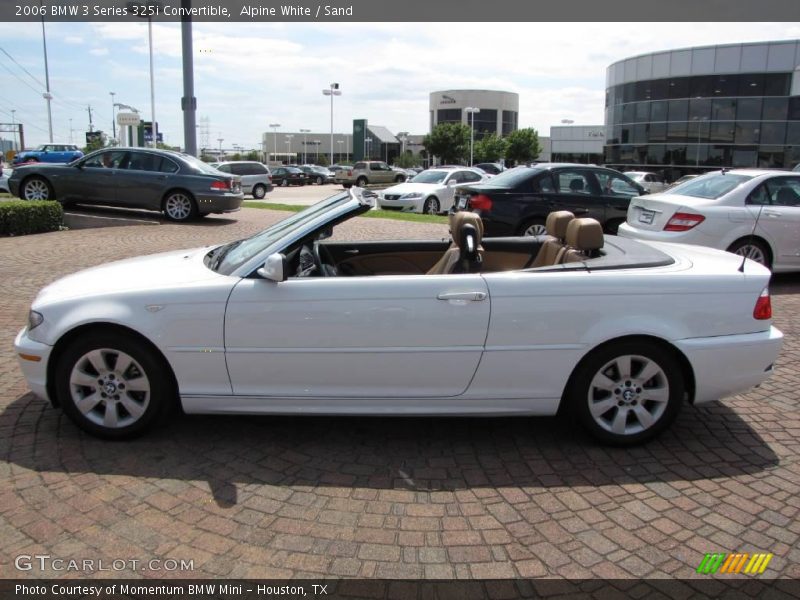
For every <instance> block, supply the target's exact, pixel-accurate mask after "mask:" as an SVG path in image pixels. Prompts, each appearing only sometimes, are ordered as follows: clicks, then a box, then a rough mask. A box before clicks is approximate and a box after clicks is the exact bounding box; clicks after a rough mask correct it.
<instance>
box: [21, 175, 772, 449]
mask: <svg viewBox="0 0 800 600" xmlns="http://www.w3.org/2000/svg"><path fill="white" fill-rule="evenodd" d="M373 204H374V195H373V194H369V193H368V192H366V191H365V190H353V191H343V192H340V193H339V194H336V195H335V196H332V197H331V198H328V199H327V200H323V201H322V202H320V203H318V204H316V205H314V206H312V207H309V208H307V209H305V210H303V211H301V212H299V213H296V214H293V215H292V216H290V217H289V218H287V219H286V220H284V221H282V222H279V223H277V224H275V225H273V226H271V227H270V228H268V229H266V230H265V231H263V232H260V233H257V234H256V235H254V236H252V237H249V238H246V239H243V240H237V241H234V242H230V243H227V244H224V245H221V246H217V247H214V248H211V249H209V248H207V247H206V248H196V249H194V250H182V251H179V252H169V253H164V254H156V255H150V256H144V257H140V258H134V259H130V260H126V261H121V262H116V263H112V264H108V265H103V266H99V267H94V268H91V269H88V270H85V271H82V272H79V273H76V274H73V275H69V276H67V277H65V278H62V279H60V280H58V281H56V282H54V283H51V284H50V285H48V286H47V287H46V288H44V289H43V290H42V291H41V292H40V293H39V295H38V296H37V297H36V299H35V300H34V301H33V304H32V306H31V310H30V313H29V318H28V325H27V327H25V328H24V329H22V330H21V331H20V332H19V334H18V335H17V337H16V340H15V353H16V354H17V357H18V360H19V363H20V365H21V369H22V372H23V373H24V375H25V377H26V379H27V381H28V385H29V387H30V389H31V390H32V391H33V392H34V393H35V394H36V395H38V396H41V397H43V398H49V399H50V401H51V402H52V403H53V404H54V405H56V406H60V407H61V408H62V409H63V410H64V412H65V414H66V415H67V416H68V417H69V418H70V419H72V420H73V421H74V422H75V423H76V424H77V425H78V426H79V427H81V428H83V429H84V430H86V431H87V432H89V433H91V434H94V435H97V436H101V437H107V438H124V437H130V436H133V435H137V434H141V433H142V432H144V431H145V430H146V429H147V428H148V427H149V426H151V425H152V424H153V423H154V422H156V421H157V420H158V419H160V418H161V417H162V416H163V415H164V413H165V411H167V410H168V409H169V408H170V407H172V406H174V405H175V404H176V403H180V406H181V407H182V408H183V410H184V411H185V412H186V413H210V414H222V413H232V414H297V415H308V414H326V415H330V414H334V415H335V414H346V415H353V414H375V415H382V416H385V415H387V414H398V415H411V414H417V415H446V414H450V415H474V416H480V417H486V416H489V415H552V414H555V413H556V412H557V411H558V410H559V408H561V407H562V406H561V405H562V404H563V405H564V406H563V408H564V410H565V411H566V412H571V413H572V414H573V415H575V416H576V418H577V419H578V421H579V422H580V423H581V424H583V426H584V427H586V428H587V429H588V431H589V432H590V433H591V434H592V435H594V436H595V437H597V438H598V439H600V440H602V441H604V442H609V443H614V444H634V443H639V442H643V441H646V440H648V439H650V438H652V437H653V436H655V435H657V434H658V433H660V432H661V431H663V430H664V429H666V428H667V427H668V426H669V424H670V423H671V422H672V421H673V420H674V419H675V417H676V415H677V413H678V411H679V410H680V408H681V405H682V404H683V402H684V401H685V400H688V401H689V402H692V403H694V404H695V405H700V404H703V403H706V402H709V401H712V400H716V399H718V398H722V397H724V396H727V395H730V394H736V393H739V392H743V391H745V390H747V389H749V388H750V387H752V386H754V385H758V384H760V383H761V382H762V381H764V380H765V379H766V378H767V377H768V376H769V375H770V374H771V372H772V369H773V365H774V363H775V360H776V358H777V356H778V353H779V351H780V348H781V343H782V337H783V336H782V334H781V332H780V331H779V330H778V329H776V328H775V327H773V326H772V324H771V316H772V314H771V308H770V297H769V294H768V292H767V283H768V281H769V277H770V274H769V271H768V270H767V269H765V268H764V267H762V266H761V265H758V264H756V263H754V262H752V261H746V264H745V268H744V273H742V272H740V271H739V262H740V261H739V260H738V259H737V257H734V256H732V255H730V254H726V253H724V252H719V251H714V250H706V249H704V250H702V251H699V250H697V249H695V248H692V247H691V246H681V245H673V244H663V245H649V244H647V243H642V242H637V241H634V240H628V239H624V238H604V236H603V235H602V231H601V229H600V225H599V224H598V223H597V222H595V221H594V220H592V219H574V220H573V221H572V222H570V223H569V225H568V227H567V232H566V237H567V239H566V241H567V243H569V244H570V246H571V250H570V252H571V255H570V260H569V261H568V262H565V263H564V264H558V265H555V266H544V267H541V268H538V269H532V270H527V269H525V267H524V265H525V264H526V263H527V262H528V261H529V260H530V256H531V255H532V254H536V253H537V252H538V248H539V247H541V245H542V244H543V243H544V242H542V241H541V240H539V239H537V238H516V239H508V238H505V239H499V240H498V239H495V240H491V239H483V240H482V239H481V235H480V227H479V224H480V222H479V220H478V218H477V217H476V216H475V215H472V214H470V213H459V214H458V215H454V217H453V219H452V232H453V239H452V240H447V239H446V240H428V241H419V240H412V241H382V242H377V243H376V242H370V241H335V242H334V241H331V240H330V239H329V237H330V235H331V233H332V229H333V227H334V226H338V224H339V223H341V222H343V221H345V220H347V219H348V218H352V217H355V216H357V215H359V214H363V213H364V212H366V211H368V210H369V209H370V208H372V206H373ZM451 245H452V246H451ZM348 275H358V276H348ZM382 275H390V276H382ZM120 282H124V284H125V285H124V286H120ZM587 299H591V302H590V303H589V305H590V308H588V309H587V306H588V305H587ZM143 307H146V308H147V310H143ZM151 308H152V310H151ZM162 309H163V310H162ZM710 314H713V318H709V315H710ZM265 315H268V316H269V318H265ZM490 315H491V319H490ZM409 373H413V377H409ZM702 414H703V413H695V416H696V417H697V418H701V417H702Z"/></svg>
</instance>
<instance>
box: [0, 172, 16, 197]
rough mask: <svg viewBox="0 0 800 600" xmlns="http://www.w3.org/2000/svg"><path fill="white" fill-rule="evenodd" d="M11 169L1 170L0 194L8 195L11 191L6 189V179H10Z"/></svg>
mask: <svg viewBox="0 0 800 600" xmlns="http://www.w3.org/2000/svg"><path fill="white" fill-rule="evenodd" d="M13 172H14V171H13V170H12V169H2V171H0V192H3V193H6V194H10V193H11V190H10V189H9V188H8V178H9V177H11V173H13Z"/></svg>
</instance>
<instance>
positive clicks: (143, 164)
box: [116, 150, 178, 210]
mask: <svg viewBox="0 0 800 600" xmlns="http://www.w3.org/2000/svg"><path fill="white" fill-rule="evenodd" d="M162 163H166V165H167V167H168V168H165V169H162ZM173 165H174V168H170V167H172V166H173ZM124 166H125V168H124V169H120V170H119V171H118V172H117V173H116V178H117V187H118V190H117V203H118V204H119V205H120V206H130V207H135V208H150V209H153V210H160V209H161V201H162V199H163V198H164V194H165V193H166V192H167V190H168V188H170V187H171V182H172V178H173V177H174V175H173V173H174V172H175V171H177V170H178V168H177V165H175V163H173V162H172V160H171V159H169V158H167V157H165V156H161V155H159V154H155V153H153V152H148V151H146V150H131V151H130V154H129V156H128V160H127V162H126V163H125V165H124Z"/></svg>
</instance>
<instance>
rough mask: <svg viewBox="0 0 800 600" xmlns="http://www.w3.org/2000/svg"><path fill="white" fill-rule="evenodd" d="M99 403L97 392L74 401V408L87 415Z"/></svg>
mask: <svg viewBox="0 0 800 600" xmlns="http://www.w3.org/2000/svg"><path fill="white" fill-rule="evenodd" d="M99 403H100V394H98V393H97V392H95V393H93V394H89V395H88V396H84V397H83V398H79V399H76V400H75V406H77V407H78V410H79V411H81V412H82V413H83V414H88V413H90V412H92V410H94V408H95V407H96V406H97V405H98V404H99Z"/></svg>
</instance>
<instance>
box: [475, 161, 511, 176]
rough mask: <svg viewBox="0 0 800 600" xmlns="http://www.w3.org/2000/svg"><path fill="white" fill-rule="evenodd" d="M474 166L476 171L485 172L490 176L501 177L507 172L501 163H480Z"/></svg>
mask: <svg viewBox="0 0 800 600" xmlns="http://www.w3.org/2000/svg"><path fill="white" fill-rule="evenodd" d="M472 166H473V167H475V168H476V169H480V170H481V171H485V172H487V173H489V174H490V175H499V174H500V173H502V172H503V171H505V170H506V168H505V167H504V166H503V165H501V164H500V163H478V164H477V165H472Z"/></svg>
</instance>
